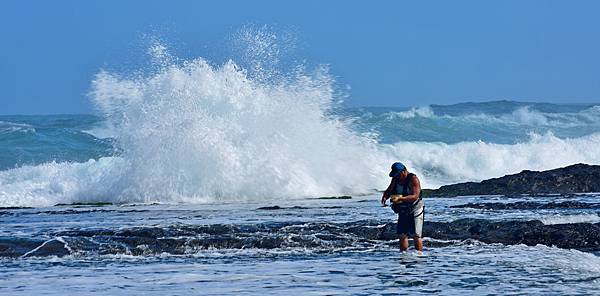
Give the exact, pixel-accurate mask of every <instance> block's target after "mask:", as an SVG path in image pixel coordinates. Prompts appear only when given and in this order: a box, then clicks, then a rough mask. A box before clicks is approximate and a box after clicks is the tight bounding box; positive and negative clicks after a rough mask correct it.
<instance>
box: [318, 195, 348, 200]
mask: <svg viewBox="0 0 600 296" xmlns="http://www.w3.org/2000/svg"><path fill="white" fill-rule="evenodd" d="M351 198H352V196H349V195H342V196H321V197H319V198H318V199H351Z"/></svg>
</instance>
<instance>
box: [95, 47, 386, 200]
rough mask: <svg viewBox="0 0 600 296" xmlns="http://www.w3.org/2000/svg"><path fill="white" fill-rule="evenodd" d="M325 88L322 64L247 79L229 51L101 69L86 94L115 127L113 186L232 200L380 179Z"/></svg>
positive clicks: (337, 188) (369, 148)
mask: <svg viewBox="0 0 600 296" xmlns="http://www.w3.org/2000/svg"><path fill="white" fill-rule="evenodd" d="M333 93H334V91H333V82H332V80H331V78H330V76H329V75H328V74H327V72H326V71H325V69H323V68H319V69H317V70H315V72H314V73H310V74H305V73H299V72H296V73H295V76H294V77H286V79H285V80H278V81H273V80H260V81H256V80H252V79H251V78H249V76H248V75H247V74H246V71H244V70H243V69H241V68H240V67H238V66H237V65H236V64H235V63H234V62H233V61H228V62H227V63H225V64H224V65H222V66H220V67H214V66H211V65H209V63H208V62H207V61H205V60H204V59H202V58H198V59H195V60H192V61H187V62H184V63H183V64H182V65H169V66H166V67H164V68H163V69H162V70H161V71H160V72H159V73H157V74H154V75H152V76H149V77H140V78H135V79H124V78H120V77H118V76H117V75H113V74H110V73H107V72H101V73H99V74H98V75H97V76H96V78H95V79H94V82H93V91H92V97H93V99H94V102H95V103H96V104H97V106H98V107H99V109H100V111H101V112H102V113H103V114H104V115H105V116H106V118H107V120H109V121H110V122H111V125H112V126H115V127H117V128H118V130H117V131H116V140H117V143H119V145H120V147H121V149H122V150H123V153H122V154H121V155H120V157H122V158H123V159H124V160H125V161H126V163H127V168H126V169H125V170H124V171H123V172H120V174H121V181H120V182H119V184H122V185H124V187H123V188H122V190H121V192H120V194H119V195H121V196H122V195H130V196H131V197H132V198H134V199H136V198H137V199H141V200H143V201H148V200H153V199H155V198H157V197H158V198H160V200H163V199H164V198H167V200H168V199H169V198H172V200H177V201H197V200H205V201H215V200H224V201H235V200H239V199H247V198H250V199H272V198H281V197H285V198H290V197H308V196H318V195H322V194H340V193H357V192H367V191H368V190H369V189H372V188H375V187H378V186H379V187H381V186H382V183H383V182H382V181H385V180H382V178H381V173H384V172H383V171H382V168H384V167H385V164H384V162H382V157H381V155H380V154H379V152H378V151H377V149H376V147H375V144H374V143H373V141H371V140H370V139H368V138H364V137H361V136H358V135H357V134H356V133H355V132H353V131H351V130H350V129H349V128H347V127H346V125H345V123H344V121H342V120H340V119H339V118H336V117H333V116H331V115H330V114H328V113H327V111H328V110H329V108H330V107H331V104H332V101H333V100H334V95H333Z"/></svg>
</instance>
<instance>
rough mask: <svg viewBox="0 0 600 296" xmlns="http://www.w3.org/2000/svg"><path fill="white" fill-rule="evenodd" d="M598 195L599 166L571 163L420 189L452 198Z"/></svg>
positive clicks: (427, 193)
mask: <svg viewBox="0 0 600 296" xmlns="http://www.w3.org/2000/svg"><path fill="white" fill-rule="evenodd" d="M590 192H600V166H598V165H587V164H582V163H580V164H575V165H571V166H567V167H564V168H558V169H553V170H548V171H529V170H525V171H522V172H520V173H518V174H514V175H506V176H504V177H500V178H493V179H488V180H484V181H481V182H465V183H458V184H452V185H444V186H442V187H440V188H439V189H424V190H423V195H424V196H426V197H456V196H469V195H506V196H511V195H524V194H525V195H536V194H573V193H590Z"/></svg>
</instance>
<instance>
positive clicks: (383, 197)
mask: <svg viewBox="0 0 600 296" xmlns="http://www.w3.org/2000/svg"><path fill="white" fill-rule="evenodd" d="M388 197H389V196H387V195H385V194H384V195H383V196H382V197H381V206H382V207H387V204H386V203H385V202H386V201H387V199H388Z"/></svg>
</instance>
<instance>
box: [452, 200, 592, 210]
mask: <svg viewBox="0 0 600 296" xmlns="http://www.w3.org/2000/svg"><path fill="white" fill-rule="evenodd" d="M450 208H470V209H482V210H548V209H598V208H600V203H587V202H578V201H564V202H549V203H540V202H533V201H519V202H510V203H503V202H486V203H467V204H462V205H452V206H450Z"/></svg>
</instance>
